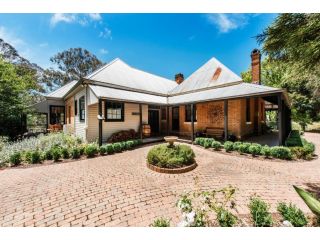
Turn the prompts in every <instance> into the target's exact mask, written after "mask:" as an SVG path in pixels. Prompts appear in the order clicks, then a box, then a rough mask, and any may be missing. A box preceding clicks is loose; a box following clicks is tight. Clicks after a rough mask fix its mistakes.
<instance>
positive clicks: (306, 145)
mask: <svg viewBox="0 0 320 240" xmlns="http://www.w3.org/2000/svg"><path fill="white" fill-rule="evenodd" d="M303 149H304V152H305V153H306V155H312V154H313V153H314V151H315V150H316V147H315V145H314V144H313V143H311V142H307V141H306V140H305V139H303Z"/></svg>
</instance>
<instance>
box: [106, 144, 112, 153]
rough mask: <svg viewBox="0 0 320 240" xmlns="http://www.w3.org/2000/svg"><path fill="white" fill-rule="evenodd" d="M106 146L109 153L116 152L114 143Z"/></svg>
mask: <svg viewBox="0 0 320 240" xmlns="http://www.w3.org/2000/svg"><path fill="white" fill-rule="evenodd" d="M105 146H106V150H107V153H108V154H113V153H114V149H113V144H107V145H105Z"/></svg>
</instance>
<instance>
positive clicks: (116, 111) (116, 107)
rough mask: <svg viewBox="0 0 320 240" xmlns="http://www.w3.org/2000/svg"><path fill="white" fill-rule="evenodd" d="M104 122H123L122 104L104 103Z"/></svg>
mask: <svg viewBox="0 0 320 240" xmlns="http://www.w3.org/2000/svg"><path fill="white" fill-rule="evenodd" d="M105 121H109V122H123V121H124V104H123V103H120V102H106V104H105Z"/></svg>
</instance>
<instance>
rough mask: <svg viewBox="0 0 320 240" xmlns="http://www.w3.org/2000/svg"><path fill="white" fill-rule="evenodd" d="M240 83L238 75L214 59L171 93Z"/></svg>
mask: <svg viewBox="0 0 320 240" xmlns="http://www.w3.org/2000/svg"><path fill="white" fill-rule="evenodd" d="M240 82H242V79H241V78H240V77H239V76H238V75H236V74H235V73H234V72H232V71H231V70H230V69H229V68H227V67H226V66H225V65H223V64H222V63H221V62H219V61H218V60H217V59H216V58H214V57H213V58H211V59H210V60H209V61H208V62H206V63H205V64H204V65H202V66H201V67H200V68H199V69H198V70H196V71H195V72H194V73H192V74H191V75H190V76H189V77H188V78H187V79H186V80H184V81H183V82H182V83H181V84H180V85H178V86H176V87H175V88H174V89H173V90H171V91H170V92H169V93H170V94H181V93H186V92H191V91H198V90H201V89H206V88H213V87H222V86H225V85H232V84H237V83H240Z"/></svg>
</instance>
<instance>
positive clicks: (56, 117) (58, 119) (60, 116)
mask: <svg viewBox="0 0 320 240" xmlns="http://www.w3.org/2000/svg"><path fill="white" fill-rule="evenodd" d="M50 124H51V125H54V124H61V125H63V124H64V106H52V105H51V106H50Z"/></svg>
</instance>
